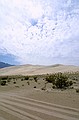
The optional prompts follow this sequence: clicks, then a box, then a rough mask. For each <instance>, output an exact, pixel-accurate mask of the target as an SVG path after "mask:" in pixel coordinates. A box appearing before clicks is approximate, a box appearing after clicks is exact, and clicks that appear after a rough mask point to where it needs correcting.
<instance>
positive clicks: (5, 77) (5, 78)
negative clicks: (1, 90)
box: [0, 76, 8, 80]
mask: <svg viewBox="0 0 79 120" xmlns="http://www.w3.org/2000/svg"><path fill="white" fill-rule="evenodd" d="M0 79H1V80H7V79H8V76H1V77H0Z"/></svg>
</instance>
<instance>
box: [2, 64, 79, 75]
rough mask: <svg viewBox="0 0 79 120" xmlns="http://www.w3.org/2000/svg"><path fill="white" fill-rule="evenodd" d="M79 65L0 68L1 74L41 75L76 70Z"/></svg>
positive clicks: (78, 69) (78, 68)
mask: <svg viewBox="0 0 79 120" xmlns="http://www.w3.org/2000/svg"><path fill="white" fill-rule="evenodd" d="M76 71H79V66H72V65H60V64H56V65H51V66H42V65H20V66H12V67H7V68H2V69H0V75H39V74H47V73H56V72H76Z"/></svg>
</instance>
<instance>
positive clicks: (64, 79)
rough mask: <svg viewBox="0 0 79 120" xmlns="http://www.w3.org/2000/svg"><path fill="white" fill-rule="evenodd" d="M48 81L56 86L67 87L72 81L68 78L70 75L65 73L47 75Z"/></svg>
mask: <svg viewBox="0 0 79 120" xmlns="http://www.w3.org/2000/svg"><path fill="white" fill-rule="evenodd" d="M46 81H47V82H50V83H52V84H53V85H54V86H55V87H56V88H60V89H62V88H67V87H69V86H71V85H72V84H73V83H72V81H69V80H68V76H66V75H65V74H63V73H56V74H52V75H49V76H47V77H46Z"/></svg>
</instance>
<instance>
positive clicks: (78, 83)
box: [0, 72, 79, 93]
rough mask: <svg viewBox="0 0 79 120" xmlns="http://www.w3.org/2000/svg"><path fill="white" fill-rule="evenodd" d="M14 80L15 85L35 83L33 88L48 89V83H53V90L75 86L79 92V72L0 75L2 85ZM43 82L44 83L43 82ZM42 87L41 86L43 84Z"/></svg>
mask: <svg viewBox="0 0 79 120" xmlns="http://www.w3.org/2000/svg"><path fill="white" fill-rule="evenodd" d="M11 82H13V84H14V85H15V86H18V84H19V83H20V86H26V84H27V85H31V84H32V83H34V82H35V83H34V86H33V88H40V89H41V90H46V89H48V87H47V86H48V84H49V83H50V84H51V86H52V87H51V90H53V89H69V88H72V89H73V88H75V90H76V92H77V93H79V72H65V73H61V72H59V73H54V74H43V75H33V76H21V75H15V76H0V85H1V86H5V85H10V83H11ZM41 82H42V84H41ZM40 84H41V85H42V87H40V86H41V85H40Z"/></svg>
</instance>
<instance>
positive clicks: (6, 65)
mask: <svg viewBox="0 0 79 120" xmlns="http://www.w3.org/2000/svg"><path fill="white" fill-rule="evenodd" d="M10 66H13V65H11V64H8V63H4V62H0V68H4V67H10Z"/></svg>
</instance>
